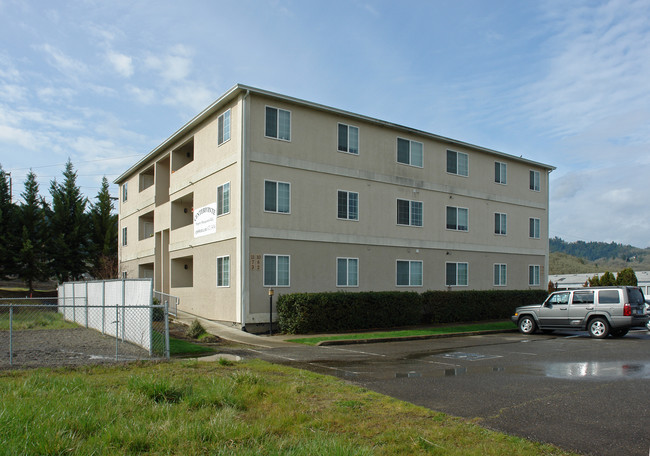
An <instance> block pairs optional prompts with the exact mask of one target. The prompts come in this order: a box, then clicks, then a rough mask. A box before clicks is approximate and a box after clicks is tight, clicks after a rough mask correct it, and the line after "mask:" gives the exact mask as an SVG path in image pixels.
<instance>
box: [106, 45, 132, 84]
mask: <svg viewBox="0 0 650 456" xmlns="http://www.w3.org/2000/svg"><path fill="white" fill-rule="evenodd" d="M106 57H107V59H108V62H109V63H110V64H111V66H112V67H113V69H114V70H115V71H116V72H117V73H118V74H119V75H120V76H123V77H125V78H130V77H131V76H132V75H133V59H132V58H131V57H129V56H128V55H124V54H121V53H119V52H114V51H109V52H108V55H107V56H106Z"/></svg>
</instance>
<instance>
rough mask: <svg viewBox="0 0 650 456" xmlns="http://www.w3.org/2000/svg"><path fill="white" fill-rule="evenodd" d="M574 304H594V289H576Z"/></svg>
mask: <svg viewBox="0 0 650 456" xmlns="http://www.w3.org/2000/svg"><path fill="white" fill-rule="evenodd" d="M572 302H573V304H593V303H594V292H593V291H576V292H574V293H573V301H572Z"/></svg>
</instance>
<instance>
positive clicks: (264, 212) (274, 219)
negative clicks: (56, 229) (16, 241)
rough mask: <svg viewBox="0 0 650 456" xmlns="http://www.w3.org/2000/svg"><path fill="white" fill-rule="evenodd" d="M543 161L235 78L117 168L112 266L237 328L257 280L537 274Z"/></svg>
mask: <svg viewBox="0 0 650 456" xmlns="http://www.w3.org/2000/svg"><path fill="white" fill-rule="evenodd" d="M553 169H554V168H553V167H552V166H549V165H545V164H542V163H538V162H535V161H531V160H527V159H523V158H521V157H516V156H513V155H507V154H504V153H501V152H497V151H494V150H490V149H486V148H483V147H478V146H474V145H471V144H467V143H464V142H461V141H457V140H453V139H449V138H444V137H441V136H437V135H434V134H431V133H427V132H423V131H419V130H415V129H412V128H408V127H404V126H401V125H396V124H393V123H389V122H384V121H381V120H378V119H373V118H370V117H366V116H362V115H358V114H354V113H351V112H346V111H343V110H339V109H335V108H331V107H327V106H323V105H319V104H316V103H311V102H308V101H304V100H299V99H296V98H292V97H288V96H284V95H280V94H276V93H271V92H268V91H265V90H260V89H257V88H253V87H248V86H244V85H236V86H235V87H233V88H232V89H230V90H229V91H228V92H227V93H225V94H224V95H223V96H222V97H221V98H219V99H218V100H217V101H216V102H214V103H213V104H212V105H211V106H209V107H208V108H207V109H206V110H205V111H203V112H202V113H200V114H199V115H197V116H196V117H195V118H194V119H192V120H191V121H189V122H188V123H187V124H186V125H184V126H183V127H182V128H181V129H180V130H178V131H177V132H176V133H174V134H173V135H172V136H171V137H169V138H168V139H167V140H166V141H165V142H163V143H162V144H161V145H160V146H158V147H157V148H156V149H154V150H153V151H151V152H150V153H149V154H148V155H146V156H145V157H144V158H143V159H142V160H140V161H139V162H138V163H136V164H135V165H134V166H132V167H131V168H129V169H128V170H127V171H126V172H125V173H123V174H122V175H121V176H120V177H119V178H118V179H117V180H116V181H115V182H116V183H117V184H119V185H120V194H121V195H120V196H121V197H120V215H119V220H120V240H119V258H120V270H121V271H122V274H123V276H127V277H152V278H153V280H154V287H155V289H156V290H159V291H163V292H166V293H170V294H173V295H176V296H179V297H180V298H181V309H182V310H186V311H188V312H191V313H194V314H197V315H200V316H203V317H205V318H208V319H212V320H217V321H223V322H229V323H232V324H234V325H237V326H240V327H246V329H248V330H255V326H256V325H262V324H268V321H269V300H268V290H269V289H270V288H273V289H274V290H275V292H276V296H277V295H278V294H282V293H292V292H313V291H365V290H376V291H378V290H410V291H426V290H430V289H431V290H436V289H438V290H439V289H448V290H459V289H527V288H539V287H542V288H545V287H546V282H547V265H548V210H549V188H548V184H549V178H548V175H549V173H550V172H551V171H552V170H553Z"/></svg>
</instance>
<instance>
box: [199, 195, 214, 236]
mask: <svg viewBox="0 0 650 456" xmlns="http://www.w3.org/2000/svg"><path fill="white" fill-rule="evenodd" d="M216 232H217V203H212V204H208V205H207V206H203V207H200V208H198V209H196V210H195V211H194V237H195V238H197V237H201V236H207V235H208V234H214V233H216Z"/></svg>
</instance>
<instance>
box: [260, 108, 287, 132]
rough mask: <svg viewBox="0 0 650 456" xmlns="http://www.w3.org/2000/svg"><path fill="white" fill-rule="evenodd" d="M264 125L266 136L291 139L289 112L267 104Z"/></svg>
mask: <svg viewBox="0 0 650 456" xmlns="http://www.w3.org/2000/svg"><path fill="white" fill-rule="evenodd" d="M265 125H266V128H265V130H264V135H265V136H266V137H268V138H276V139H282V140H285V141H291V112H289V111H285V110H284V109H279V108H272V107H270V106H267V107H266V122H265Z"/></svg>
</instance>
